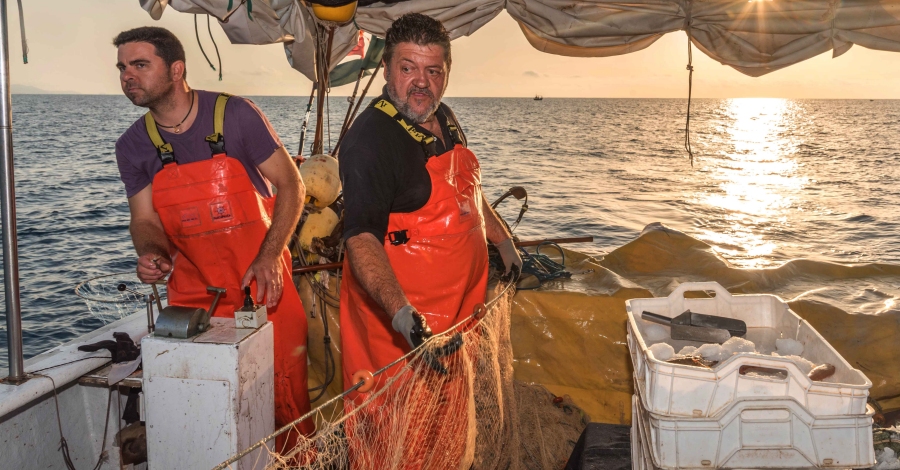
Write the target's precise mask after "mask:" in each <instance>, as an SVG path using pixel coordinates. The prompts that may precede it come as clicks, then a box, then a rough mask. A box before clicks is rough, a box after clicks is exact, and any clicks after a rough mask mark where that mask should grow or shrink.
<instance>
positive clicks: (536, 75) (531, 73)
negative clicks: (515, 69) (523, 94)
mask: <svg viewBox="0 0 900 470" xmlns="http://www.w3.org/2000/svg"><path fill="white" fill-rule="evenodd" d="M522 75H524V76H526V77H532V78H537V77H539V76H540V75H538V74H537V72H533V71H531V70H526V71H525V72H523V73H522Z"/></svg>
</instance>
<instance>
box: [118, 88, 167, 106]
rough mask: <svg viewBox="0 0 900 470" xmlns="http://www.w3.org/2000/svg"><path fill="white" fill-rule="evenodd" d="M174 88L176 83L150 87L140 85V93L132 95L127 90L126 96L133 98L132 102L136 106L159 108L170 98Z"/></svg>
mask: <svg viewBox="0 0 900 470" xmlns="http://www.w3.org/2000/svg"><path fill="white" fill-rule="evenodd" d="M174 88H175V84H174V83H165V84H161V85H158V86H156V87H155V88H150V89H148V88H145V87H144V86H140V87H138V90H140V93H139V94H137V95H135V96H134V97H132V96H131V95H129V94H128V93H127V92H126V93H125V97H127V98H128V99H129V100H131V103H132V104H133V105H135V106H140V107H142V108H157V107H159V106H160V105H162V104H163V103H165V102H166V101H167V100H168V99H169V97H170V96H171V95H172V91H173V90H174ZM123 91H124V90H123Z"/></svg>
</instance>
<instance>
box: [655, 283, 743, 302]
mask: <svg viewBox="0 0 900 470" xmlns="http://www.w3.org/2000/svg"><path fill="white" fill-rule="evenodd" d="M708 290H711V291H713V292H715V293H716V297H723V298H729V297H731V292H728V289H726V288H724V287H722V285H721V284H719V283H718V282H714V281H707V282H685V283H684V284H681V285H679V286H678V287H676V288H675V290H673V291H672V293H671V294H669V299H670V300H674V299H678V300H682V299H684V293H685V292H693V291H708Z"/></svg>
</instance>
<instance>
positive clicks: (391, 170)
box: [339, 14, 522, 468]
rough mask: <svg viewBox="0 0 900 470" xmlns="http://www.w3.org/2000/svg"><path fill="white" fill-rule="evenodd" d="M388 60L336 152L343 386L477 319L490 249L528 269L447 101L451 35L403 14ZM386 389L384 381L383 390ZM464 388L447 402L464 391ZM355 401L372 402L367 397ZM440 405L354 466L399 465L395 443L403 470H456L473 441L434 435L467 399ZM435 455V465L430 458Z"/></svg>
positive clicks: (391, 34) (388, 41)
mask: <svg viewBox="0 0 900 470" xmlns="http://www.w3.org/2000/svg"><path fill="white" fill-rule="evenodd" d="M383 61H384V76H385V79H386V80H387V85H386V86H385V88H384V92H383V94H382V95H381V96H380V97H378V98H376V99H375V100H373V101H372V104H371V105H370V106H369V107H368V108H367V109H366V110H365V111H363V112H362V113H361V114H360V116H359V117H358V118H357V119H356V121H355V122H354V123H353V126H352V127H351V128H350V130H349V131H348V132H347V135H346V136H345V140H344V142H343V143H342V144H341V147H340V155H339V157H340V173H341V180H342V183H343V188H344V204H345V212H344V234H343V236H344V239H345V240H346V245H347V256H346V257H345V259H344V270H343V273H344V282H343V284H342V285H341V344H342V347H343V350H342V353H343V377H344V386H345V388H349V387H350V386H351V385H353V383H354V382H355V381H354V380H353V378H352V375H353V374H354V373H355V372H356V371H360V370H366V371H370V372H374V371H376V370H378V369H381V368H382V367H384V366H386V365H388V364H390V363H391V362H392V361H394V360H396V359H397V358H399V357H400V356H402V355H404V354H406V353H407V352H409V351H410V350H411V349H412V348H415V347H416V346H418V345H420V344H422V342H423V341H424V340H425V339H426V338H427V336H428V334H429V333H428V331H429V330H430V331H431V332H432V333H433V334H439V333H442V332H444V331H447V330H448V329H449V328H451V327H452V326H454V325H456V324H457V323H459V322H460V321H462V320H464V319H466V318H467V317H469V316H471V315H472V313H473V311H474V308H475V306H476V305H478V304H481V303H483V302H484V301H485V291H486V287H487V281H488V251H487V241H490V242H492V243H494V245H495V246H496V247H497V249H498V250H499V251H500V254H501V256H502V258H503V261H504V264H505V265H506V270H507V272H509V271H510V269H511V268H512V266H513V265H516V266H518V267H519V268H521V265H522V260H521V258H520V257H519V254H518V251H517V249H516V248H515V246H514V244H513V241H512V239H511V236H510V233H509V232H508V231H507V230H506V228H505V227H504V225H503V224H502V222H501V221H500V219H499V218H498V216H497V215H496V213H495V212H494V211H493V210H492V209H491V207H490V205H489V204H488V203H487V201H486V200H485V199H484V196H483V195H482V192H481V171H480V168H479V164H478V159H477V158H475V155H474V154H473V153H472V152H471V151H470V150H469V149H468V148H466V139H465V136H464V135H463V133H462V128H461V127H460V125H459V123H458V122H457V120H456V117H455V116H454V114H453V112H452V111H451V110H450V108H449V107H448V106H446V105H445V104H442V103H441V97H442V96H443V94H444V91H445V90H446V87H447V83H448V78H449V77H448V75H449V72H450V64H451V57H450V36H449V34H448V33H447V30H446V29H444V26H443V25H442V24H441V23H440V22H439V21H437V20H435V19H432V18H430V17H428V16H425V15H421V14H407V15H404V16H402V17H400V18H399V19H397V20H396V21H394V23H393V24H392V25H391V27H390V29H388V31H387V34H386V36H385V49H384V57H383ZM397 371H398V368H397V367H395V368H393V369H389V370H388V371H387V373H386V374H385V375H388V376H390V375H392V374H396V373H397ZM449 373H450V374H453V373H454V371H449ZM446 380H447V381H448V383H452V381H453V380H454V378H453V377H452V376H451V377H448V378H447V379H446ZM385 382H386V380H385V378H384V377H379V378H378V379H377V382H376V383H377V384H379V385H376V386H383V385H384V383H385ZM464 388H465V387H462V388H458V389H456V390H455V391H447V392H445V393H465V391H464V390H463V389H464ZM370 393H371V392H370ZM388 393H389V392H388ZM350 398H351V400H352V402H353V403H357V404H358V403H361V402H362V401H363V400H365V397H364V396H362V395H360V394H351V397H350ZM445 398H446V397H443V398H442V397H440V396H438V397H434V396H429V397H427V398H425V399H424V400H423V401H431V403H430V404H429V403H422V407H423V410H416V411H413V412H410V413H412V415H414V416H415V417H416V420H415V421H416V422H415V423H413V422H410V423H408V425H409V426H411V427H413V426H415V427H417V428H416V429H408V430H404V431H402V433H401V434H403V435H404V436H406V437H404V438H402V439H403V442H393V443H390V442H382V443H378V442H377V441H378V440H379V439H381V440H390V439H391V438H389V437H387V436H385V435H384V433H381V434H380V435H379V431H378V430H371V431H367V438H368V439H369V440H370V441H371V440H374V441H376V442H373V443H370V444H368V445H367V447H368V448H369V452H368V454H367V455H366V456H365V457H364V458H365V460H366V463H365V464H363V463H362V462H361V459H362V458H363V457H362V456H354V455H353V443H352V442H351V461H352V460H354V457H359V458H358V459H356V460H359V461H357V462H355V463H356V465H355V466H356V467H357V468H359V467H361V466H363V465H375V466H374V467H372V468H388V467H385V466H382V464H384V463H385V462H384V461H391V460H393V461H394V462H397V461H398V460H397V459H395V458H396V455H392V453H394V452H396V446H398V445H399V446H401V447H403V450H402V451H401V452H402V453H403V456H402V457H401V458H400V459H399V461H400V462H402V465H403V467H404V468H423V467H429V466H435V465H447V464H448V462H450V463H452V464H453V465H452V467H454V468H455V467H456V465H455V464H456V463H458V462H459V463H462V459H463V458H464V457H463V455H464V454H466V452H467V450H466V449H465V448H464V447H465V445H466V443H465V442H464V441H465V439H466V437H465V436H463V435H459V436H453V437H454V439H456V440H458V442H447V441H445V440H442V441H441V442H434V441H433V440H432V437H434V436H435V435H443V434H441V433H440V431H438V430H436V429H435V427H436V426H453V423H455V422H456V421H460V420H465V419H467V415H468V413H469V410H466V409H453V406H445V407H443V409H441V408H442V407H441V406H440V403H450V402H453V403H460V402H461V401H465V400H446V399H445ZM435 403H437V404H438V406H432V405H434V404H435ZM410 406H416V404H412V405H410ZM456 406H457V407H460V406H458V405H456ZM371 408H372V410H371V411H372V413H371V415H372V416H373V417H372V419H371V420H370V422H369V423H368V424H369V425H370V426H372V427H378V426H379V418H377V417H375V415H380V416H384V415H386V414H389V413H390V410H383V409H381V410H378V409H375V408H377V406H374V407H371ZM424 408H429V410H428V411H425V410H424ZM360 413H361V414H365V413H366V411H365V410H362V411H361V412H360ZM361 419H365V418H361ZM463 424H464V423H463ZM384 427H387V425H385V426H384ZM457 428H464V426H462V427H460V426H457ZM347 432H348V433H349V432H351V430H349V429H348V430H347ZM445 434H446V433H445ZM351 438H352V436H351ZM382 444H383V445H382ZM373 452H374V454H373ZM438 454H440V455H441V458H440V459H437V458H434V459H430V458H429V457H428V456H429V455H438ZM436 461H440V462H442V463H441V464H436V463H434V462H436ZM446 468H451V467H450V466H448V467H446Z"/></svg>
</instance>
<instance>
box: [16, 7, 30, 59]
mask: <svg viewBox="0 0 900 470" xmlns="http://www.w3.org/2000/svg"><path fill="white" fill-rule="evenodd" d="M16 3H17V4H18V6H19V31H20V32H21V33H22V62H24V63H26V64H27V63H28V40H27V39H26V38H25V12H24V11H22V0H18V1H17V2H16Z"/></svg>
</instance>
